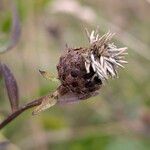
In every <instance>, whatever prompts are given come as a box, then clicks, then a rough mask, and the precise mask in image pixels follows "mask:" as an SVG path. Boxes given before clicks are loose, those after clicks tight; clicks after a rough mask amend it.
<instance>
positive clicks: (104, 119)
mask: <svg viewBox="0 0 150 150" xmlns="http://www.w3.org/2000/svg"><path fill="white" fill-rule="evenodd" d="M14 2H15V4H16V6H17V9H18V11H19V16H20V20H21V28H22V34H21V38H20V41H19V43H18V44H17V47H16V48H14V49H13V50H11V51H9V52H8V53H5V54H3V55H0V60H1V61H2V62H4V63H6V64H7V65H8V66H9V68H10V69H11V71H12V72H13V74H14V76H15V77H16V80H17V82H18V86H19V91H20V104H24V103H26V102H29V101H31V100H32V99H35V98H37V97H39V96H42V95H44V94H47V93H49V92H52V91H54V90H55V89H56V87H57V85H56V84H55V83H52V82H47V81H46V80H45V79H43V78H42V77H41V76H40V74H39V72H38V70H39V69H43V70H48V71H49V72H52V73H54V74H55V75H56V76H57V70H56V65H57V63H58V61H59V56H60V55H61V53H63V50H64V49H65V44H66V43H67V44H68V45H69V47H80V46H84V47H87V46H88V40H87V37H86V34H85V30H84V28H85V27H86V28H88V29H89V30H92V29H95V28H96V27H97V26H99V31H100V34H101V35H102V34H104V33H105V32H107V31H108V30H111V31H112V32H115V33H116V35H115V37H114V38H113V40H114V42H116V43H117V45H118V46H120V47H121V46H122V47H123V46H127V47H128V48H129V49H128V53H129V55H128V56H127V60H128V62H129V64H128V65H126V68H125V69H123V70H120V71H119V76H120V78H119V79H115V80H110V81H109V82H108V84H106V85H105V86H104V87H103V88H102V89H101V92H100V95H98V96H97V97H94V98H90V99H89V100H86V101H84V102H80V103H77V104H72V105H64V106H54V107H52V108H50V109H49V110H47V111H45V112H43V113H41V114H40V115H38V116H32V115H31V112H32V110H29V111H26V112H25V113H24V114H22V115H21V116H19V117H18V118H17V119H16V120H14V121H13V122H12V123H10V124H9V125H8V126H6V127H5V128H4V129H3V130H1V132H0V147H1V146H2V142H3V144H4V141H7V142H6V143H5V144H4V145H3V147H7V149H11V150H18V149H21V150H49V149H52V150H149V149H150V17H149V16H150V1H149V0H125V1H123V0H107V1H106V0H16V1H14ZM11 25H12V12H11V7H10V0H0V46H3V45H4V44H5V42H7V39H8V38H9V36H10V30H11ZM9 112H10V106H9V102H8V98H7V95H6V90H5V89H4V83H3V80H0V120H2V119H3V118H4V117H5V116H6V115H7V114H8V113H9ZM0 149H1V148H0ZM2 150H3V149H2Z"/></svg>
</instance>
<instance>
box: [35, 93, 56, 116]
mask: <svg viewBox="0 0 150 150" xmlns="http://www.w3.org/2000/svg"><path fill="white" fill-rule="evenodd" d="M56 103H57V99H55V98H52V96H51V95H47V96H44V97H42V103H41V104H40V105H39V106H37V107H36V109H35V110H34V111H33V112H32V115H37V114H38V113H40V112H41V111H44V110H46V109H48V108H50V107H52V106H54V105H55V104H56Z"/></svg>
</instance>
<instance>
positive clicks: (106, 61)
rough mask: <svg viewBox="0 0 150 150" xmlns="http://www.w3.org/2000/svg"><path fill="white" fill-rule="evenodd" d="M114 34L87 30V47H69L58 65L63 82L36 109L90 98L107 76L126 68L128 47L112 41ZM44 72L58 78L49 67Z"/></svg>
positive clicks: (115, 75) (36, 110)
mask: <svg viewBox="0 0 150 150" xmlns="http://www.w3.org/2000/svg"><path fill="white" fill-rule="evenodd" d="M86 31H87V30H86ZM113 35H114V34H113V33H110V32H108V33H106V34H105V35H103V36H102V37H100V36H99V34H98V33H97V32H95V31H92V32H91V33H89V32H88V31H87V37H88V39H89V46H88V47H87V48H83V47H80V48H68V47H66V51H65V53H64V54H63V55H62V56H61V57H60V60H59V63H58V65H57V70H58V79H59V80H60V82H61V85H60V86H59V87H58V88H57V90H56V91H55V92H54V93H53V94H51V95H50V96H46V97H45V98H44V99H43V101H42V103H41V105H39V106H38V107H37V108H36V109H35V111H34V112H33V113H34V114H37V113H39V112H40V111H42V110H45V109H47V108H49V107H51V106H53V105H55V104H56V103H68V102H72V101H79V100H83V99H87V98H89V97H91V96H94V95H96V94H97V91H98V90H99V89H100V88H101V87H102V85H104V83H105V81H106V80H108V79H109V78H115V77H118V73H117V70H118V68H119V67H121V68H124V66H123V64H125V63H127V61H125V60H124V57H125V55H126V54H127V53H126V50H127V48H126V47H123V48H117V47H116V46H115V45H114V44H113V43H111V39H112V37H113ZM40 73H41V74H42V75H43V76H44V77H45V78H47V79H50V80H51V81H54V79H55V78H52V76H51V74H49V73H47V72H45V71H40ZM55 81H56V79H55Z"/></svg>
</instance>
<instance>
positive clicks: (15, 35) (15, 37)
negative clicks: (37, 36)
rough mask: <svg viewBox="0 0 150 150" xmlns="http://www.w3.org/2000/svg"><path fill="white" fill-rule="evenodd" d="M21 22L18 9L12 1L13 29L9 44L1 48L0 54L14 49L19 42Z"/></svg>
mask: <svg viewBox="0 0 150 150" xmlns="http://www.w3.org/2000/svg"><path fill="white" fill-rule="evenodd" d="M20 33H21V32H20V21H19V15H18V11H17V8H16V6H15V4H13V1H12V29H11V35H10V39H9V40H8V42H7V44H6V45H4V46H3V47H1V48H0V53H4V52H7V51H9V50H11V49H12V48H14V47H15V46H16V44H17V43H18V41H19V38H20Z"/></svg>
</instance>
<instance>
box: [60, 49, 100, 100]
mask: <svg viewBox="0 0 150 150" xmlns="http://www.w3.org/2000/svg"><path fill="white" fill-rule="evenodd" d="M85 51H87V50H86V49H85V48H77V49H67V52H66V53H65V54H64V55H63V56H61V57H60V60H59V63H58V65H57V70H58V78H59V80H60V81H61V86H60V87H59V92H60V94H62V95H63V94H65V93H67V92H73V93H75V94H78V96H79V98H80V99H83V98H85V97H89V96H88V95H91V94H92V93H93V92H95V91H96V90H98V89H100V87H101V84H102V81H101V80H100V79H99V78H98V77H96V76H95V72H94V71H93V69H92V67H90V72H89V73H87V71H86V68H85V59H84V57H83V56H82V54H83V53H84V52H85Z"/></svg>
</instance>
